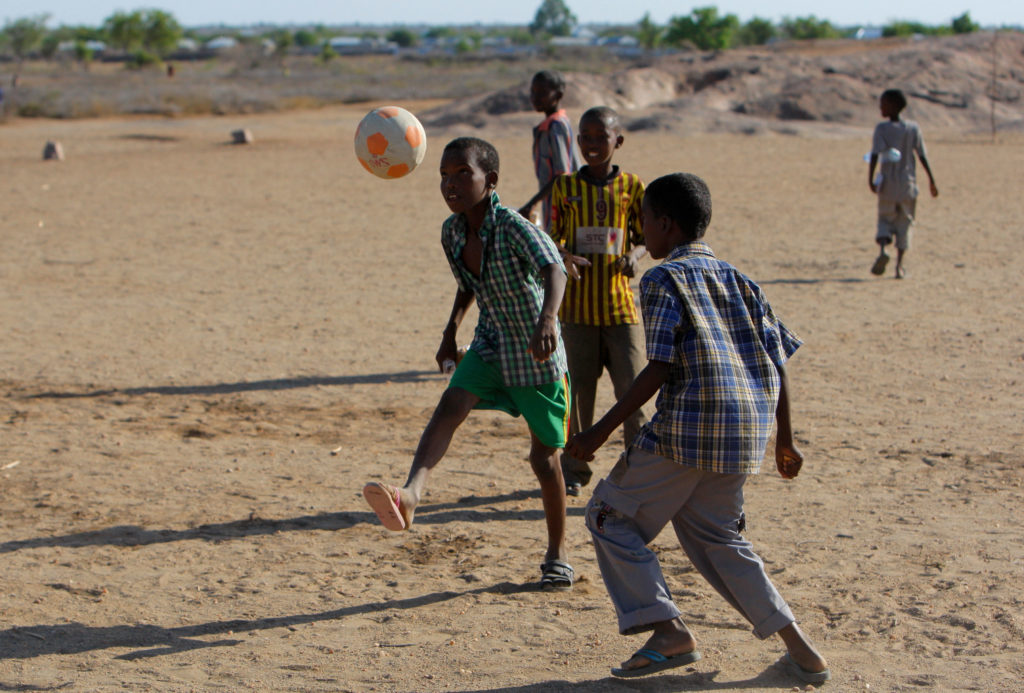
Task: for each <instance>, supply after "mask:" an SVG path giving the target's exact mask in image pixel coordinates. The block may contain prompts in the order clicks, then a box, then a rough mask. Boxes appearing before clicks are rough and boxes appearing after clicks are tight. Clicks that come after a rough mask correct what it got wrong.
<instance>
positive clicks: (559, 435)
mask: <svg viewBox="0 0 1024 693" xmlns="http://www.w3.org/2000/svg"><path fill="white" fill-rule="evenodd" d="M448 387H458V388H461V389H463V390H466V391H467V392H471V393H473V394H474V395H476V396H477V397H479V398H480V402H479V403H477V405H476V406H475V407H473V408H474V409H497V410H499V411H504V412H508V413H509V414H511V415H512V416H519V415H522V417H523V418H524V419H526V425H527V426H529V427H530V431H531V432H532V433H533V435H535V436H537V439H538V440H539V441H540V442H541V443H543V444H544V445H546V446H548V447H549V448H564V447H565V439H566V438H567V437H568V434H569V376H568V375H563V376H562V377H561V378H560V379H558V380H556V381H554V382H551V383H544V384H543V385H526V386H523V387H513V386H509V385H506V384H505V381H504V379H503V378H502V377H501V368H499V367H498V366H497V365H496V364H492V363H487V362H486V361H484V360H483V359H482V358H480V355H479V354H477V353H476V352H475V351H473V350H472V349H470V350H469V351H467V352H466V355H465V356H464V357H462V361H461V362H459V366H458V368H456V369H455V373H453V374H452V379H451V381H450V382H449V383H448Z"/></svg>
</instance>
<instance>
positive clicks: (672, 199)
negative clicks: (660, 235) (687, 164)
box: [644, 173, 711, 242]
mask: <svg viewBox="0 0 1024 693" xmlns="http://www.w3.org/2000/svg"><path fill="white" fill-rule="evenodd" d="M644 202H646V203H647V204H648V205H649V206H650V208H651V211H652V212H654V213H655V214H656V215H658V216H663V217H668V218H669V219H671V220H672V221H674V222H675V223H676V225H677V226H678V227H679V228H680V230H681V231H682V232H683V233H684V234H685V236H686V240H687V242H689V241H695V240H697V239H698V238H703V237H704V232H705V231H707V228H708V224H709V223H711V191H710V190H708V186H707V183H705V182H704V181H703V180H701V178H700V177H699V176H695V175H694V174H692V173H670V174H668V175H667V176H662V177H661V178H657V179H655V180H654V181H652V182H651V184H650V185H648V186H647V189H646V190H645V191H644Z"/></svg>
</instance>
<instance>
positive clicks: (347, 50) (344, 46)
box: [327, 36, 398, 55]
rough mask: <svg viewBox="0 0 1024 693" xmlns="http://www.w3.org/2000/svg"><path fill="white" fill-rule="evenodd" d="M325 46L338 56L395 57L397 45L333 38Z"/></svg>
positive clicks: (385, 42)
mask: <svg viewBox="0 0 1024 693" xmlns="http://www.w3.org/2000/svg"><path fill="white" fill-rule="evenodd" d="M327 45H329V46H330V47H331V49H332V50H333V51H334V52H335V53H337V54H338V55H374V54H384V55H395V54H396V53H398V44H397V43H394V42H392V41H385V40H383V39H371V38H361V37H359V36H335V37H334V38H330V39H327Z"/></svg>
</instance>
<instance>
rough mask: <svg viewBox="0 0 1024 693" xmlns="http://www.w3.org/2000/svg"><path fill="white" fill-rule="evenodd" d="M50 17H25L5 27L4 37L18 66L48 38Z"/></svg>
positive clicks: (45, 15)
mask: <svg viewBox="0 0 1024 693" xmlns="http://www.w3.org/2000/svg"><path fill="white" fill-rule="evenodd" d="M49 19H50V16H49V15H47V14H41V15H38V16H35V17H23V18H21V19H16V20H15V21H13V22H8V23H7V24H5V25H4V32H3V33H4V35H5V36H6V37H7V41H6V43H7V45H8V46H9V47H10V49H11V52H12V53H14V57H15V58H17V59H18V64H19V65H21V63H22V62H23V61H24V60H25V58H26V57H27V56H28V54H29V53H31V52H32V51H34V50H35V49H36V47H38V46H39V44H40V43H42V41H43V38H44V37H45V36H46V22H47V21H49Z"/></svg>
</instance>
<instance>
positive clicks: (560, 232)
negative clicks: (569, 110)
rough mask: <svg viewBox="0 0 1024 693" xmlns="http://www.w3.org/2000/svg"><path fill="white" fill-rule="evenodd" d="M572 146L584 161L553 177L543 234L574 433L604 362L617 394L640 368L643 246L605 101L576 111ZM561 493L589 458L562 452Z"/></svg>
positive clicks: (636, 419) (615, 119)
mask: <svg viewBox="0 0 1024 693" xmlns="http://www.w3.org/2000/svg"><path fill="white" fill-rule="evenodd" d="M577 139H578V141H579V145H580V151H581V152H582V154H583V159H584V161H586V165H585V166H584V167H583V168H582V169H580V170H579V171H578V172H577V173H574V174H571V175H564V176H559V177H558V178H556V179H555V184H554V186H553V187H552V194H551V203H552V206H551V227H550V229H549V233H550V234H551V237H552V238H553V239H554V241H555V243H557V244H558V246H559V248H560V249H561V252H562V259H563V261H564V262H565V265H566V270H567V271H568V273H569V277H570V281H569V282H568V283H567V284H566V287H565V298H564V299H563V301H562V307H561V309H560V310H559V319H560V320H561V322H562V338H563V339H564V340H565V350H566V356H567V357H568V362H569V379H570V380H571V382H572V408H571V410H570V412H571V413H570V421H569V428H570V430H571V431H573V432H575V433H578V432H580V431H582V430H585V429H587V428H589V427H590V425H591V424H592V423H593V422H594V399H595V397H596V394H597V381H598V379H599V378H600V377H601V372H602V371H603V370H604V369H605V368H607V369H608V375H609V376H610V377H611V380H612V386H613V388H614V390H615V396H616V397H617V398H618V397H621V396H622V394H623V393H624V392H625V391H626V389H627V388H628V387H629V386H630V385H631V384H632V383H633V379H634V378H636V376H637V373H639V372H640V370H641V369H642V368H643V367H644V350H643V345H644V340H643V333H642V331H641V329H640V318H639V315H638V312H637V309H636V303H635V301H634V300H633V291H632V289H631V288H630V286H629V280H630V279H631V278H632V277H634V276H635V275H636V273H637V269H638V267H639V264H638V263H639V260H640V258H641V257H643V255H644V253H645V252H646V250H645V248H644V237H643V229H642V223H641V214H640V206H641V203H642V201H643V193H644V185H643V183H642V182H641V181H640V178H639V177H638V176H636V175H635V174H632V173H624V172H622V171H620V170H619V167H618V166H615V165H613V164H612V156H613V155H614V153H615V150H616V149H618V148H619V147H621V146H622V142H623V137H622V129H621V126H620V123H619V116H618V114H617V113H616V112H615V111H614V110H612V109H611V108H608V107H606V106H598V107H596V108H591V109H590V110H588V111H587V112H586V113H584V114H583V116H582V117H581V118H580V124H579V137H578V138H577ZM643 421H644V415H643V412H642V411H641V410H639V409H638V410H637V411H635V412H633V414H632V415H631V416H630V417H629V418H628V419H626V421H625V422H624V424H623V436H624V438H625V444H626V446H627V447H628V446H629V443H630V441H631V440H632V439H633V436H635V435H636V433H637V431H639V430H640V426H641V424H642V423H643ZM562 475H563V476H564V477H565V485H566V493H568V494H569V495H572V496H578V495H579V494H580V487H581V486H586V485H587V483H589V481H590V477H591V475H592V471H591V469H590V465H589V464H588V463H587V462H586V461H584V460H580V459H577V458H575V457H573V456H572V455H568V454H563V455H562Z"/></svg>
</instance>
